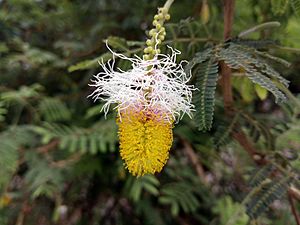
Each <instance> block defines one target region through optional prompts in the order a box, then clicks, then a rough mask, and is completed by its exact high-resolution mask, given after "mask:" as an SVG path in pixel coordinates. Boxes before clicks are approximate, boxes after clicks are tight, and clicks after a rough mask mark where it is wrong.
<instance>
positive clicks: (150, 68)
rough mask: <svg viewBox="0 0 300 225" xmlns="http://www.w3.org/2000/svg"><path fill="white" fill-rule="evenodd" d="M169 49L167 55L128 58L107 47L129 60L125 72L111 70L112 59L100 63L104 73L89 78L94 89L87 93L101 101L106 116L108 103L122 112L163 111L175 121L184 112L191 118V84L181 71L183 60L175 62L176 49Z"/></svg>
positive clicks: (114, 54) (169, 119)
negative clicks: (132, 110)
mask: <svg viewBox="0 0 300 225" xmlns="http://www.w3.org/2000/svg"><path fill="white" fill-rule="evenodd" d="M169 48H170V50H171V54H170V55H164V54H158V55H156V56H155V57H154V59H151V60H143V59H141V58H139V57H136V58H128V57H126V56H124V55H122V54H118V53H115V52H113V51H112V50H111V49H109V50H110V51H111V52H112V53H113V56H117V57H119V58H121V59H124V60H129V61H130V62H131V63H132V68H131V69H130V70H128V71H122V70H121V69H119V68H118V69H117V70H114V63H115V59H114V57H113V59H112V60H109V61H108V62H107V63H105V64H104V63H103V62H102V63H100V65H101V67H102V69H103V72H100V73H98V74H97V75H95V76H94V79H92V80H91V81H92V84H90V86H93V87H95V88H96V89H95V90H94V92H93V93H92V94H91V95H90V96H91V97H92V98H93V99H94V100H98V99H100V100H102V101H105V102H106V103H105V104H104V106H103V108H102V110H104V113H105V115H106V114H107V113H108V111H109V109H110V106H111V105H114V104H116V106H115V107H114V109H116V110H118V113H119V115H121V113H120V112H121V111H122V110H124V109H126V108H128V107H130V108H136V109H137V110H141V109H142V110H151V111H153V110H154V111H156V110H157V112H164V113H163V115H165V117H166V118H164V119H166V120H168V121H178V120H179V119H181V118H182V116H183V115H184V114H187V115H189V116H190V117H191V112H192V111H193V109H194V106H193V104H192V103H191V100H192V90H194V88H193V86H192V85H188V84H187V83H188V81H189V80H190V76H189V75H187V74H186V73H185V72H184V69H183V67H182V62H181V63H180V64H177V63H176V56H177V55H178V54H180V52H179V51H178V50H174V49H173V48H171V47H169Z"/></svg>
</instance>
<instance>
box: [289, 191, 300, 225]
mask: <svg viewBox="0 0 300 225" xmlns="http://www.w3.org/2000/svg"><path fill="white" fill-rule="evenodd" d="M288 197H289V202H290V206H291V210H292V213H293V215H294V217H295V220H296V223H297V225H300V217H299V215H298V213H297V209H296V206H295V202H294V198H293V194H292V192H288Z"/></svg>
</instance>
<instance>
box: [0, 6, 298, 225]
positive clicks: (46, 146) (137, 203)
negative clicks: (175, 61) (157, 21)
mask: <svg viewBox="0 0 300 225" xmlns="http://www.w3.org/2000/svg"><path fill="white" fill-rule="evenodd" d="M292 2H294V3H295V2H296V3H297V1H288V0H285V1H284V0H278V1H276V0H275V1H270V0H267V1H259V0H237V1H236V6H235V15H234V22H233V31H232V36H233V37H235V36H236V35H237V34H238V33H239V32H241V31H243V30H246V29H248V28H250V27H252V26H255V25H258V24H261V23H264V22H268V21H279V22H280V23H281V26H280V27H277V28H272V29H264V30H261V31H259V32H255V33H253V34H251V35H250V36H249V38H251V39H253V40H262V39H263V40H267V41H265V42H264V43H269V44H265V45H263V49H262V50H264V51H269V53H271V54H272V55H275V56H279V57H281V58H284V59H286V60H288V61H290V62H291V64H292V65H291V67H289V68H286V67H283V66H281V65H274V67H275V68H276V69H277V70H278V71H280V73H281V74H282V75H283V76H284V77H285V78H287V79H288V80H290V81H291V85H290V91H291V92H289V91H288V90H284V92H285V93H286V94H287V95H288V97H289V101H288V102H287V103H284V104H281V105H276V104H275V103H274V98H273V96H272V95H271V94H270V93H267V92H265V91H264V90H262V89H261V88H259V87H257V86H255V85H253V84H252V83H251V82H249V81H248V80H247V79H246V78H245V77H244V76H242V75H241V74H242V72H243V71H233V74H232V82H233V93H234V104H235V106H236V107H238V108H239V109H241V110H242V112H241V115H243V116H242V117H243V118H244V120H243V121H244V122H241V123H240V125H241V127H242V128H241V129H242V130H243V132H244V133H245V134H246V135H247V138H248V139H249V140H251V142H253V143H254V146H255V148H256V149H257V151H258V152H259V155H251V154H250V155H249V154H248V153H249V152H248V153H247V151H245V150H244V149H243V148H242V147H241V146H240V145H239V143H238V142H236V141H235V140H233V139H232V138H231V136H230V135H229V134H230V133H231V130H230V129H231V128H232V127H230V124H232V119H234V118H235V117H234V118H233V117H232V118H228V117H225V115H224V110H223V103H222V101H223V98H222V91H221V89H220V88H219V87H218V88H217V93H216V106H215V108H216V112H215V119H214V124H213V128H212V130H211V131H209V132H202V131H199V130H198V129H197V127H196V124H195V121H194V120H190V119H189V118H186V117H185V118H184V119H183V120H182V121H181V122H180V123H179V124H176V127H175V128H174V139H175V140H174V144H173V147H172V149H171V153H170V159H169V161H168V163H167V165H166V166H165V168H164V169H163V171H162V172H161V173H159V174H156V175H155V176H152V175H151V176H150V175H147V176H144V177H141V178H138V179H136V178H134V177H132V176H131V175H130V174H129V173H128V172H127V171H126V170H125V169H124V167H123V162H122V160H121V158H120V156H119V154H118V138H117V127H116V125H115V115H114V113H113V112H112V113H111V114H110V115H109V116H108V118H107V119H105V118H104V115H103V113H100V109H101V103H100V102H97V103H94V102H93V101H92V100H91V99H88V98H87V96H88V95H89V94H90V93H91V92H92V89H91V88H90V87H89V86H88V83H89V80H90V79H91V78H92V75H93V74H96V73H97V72H99V71H100V67H99V65H98V63H97V62H98V60H100V59H101V58H103V59H104V60H107V59H109V58H110V57H111V55H110V53H108V52H107V49H106V47H105V44H104V40H106V39H108V43H109V44H110V46H111V47H112V48H113V49H114V50H115V51H118V52H122V53H123V54H127V55H132V54H138V55H141V54H142V50H143V47H144V41H145V39H146V31H147V30H148V29H150V28H151V23H152V18H153V15H154V14H155V13H156V11H157V7H159V6H162V5H163V4H164V1H160V0H113V1H112V0H86V1H83V0H73V1H71V0H49V1H46V0H0V224H1V225H2V224H3V225H11V224H16V225H50V224H57V225H60V224H61V225H71V224H74V225H75V224H76V225H77V224H78V225H87V224H89V225H98V224H99V225H100V224H101V225H105V224H129V225H133V224H136V225H139V224H143V225H147V224H155V225H160V224H182V225H187V224H203V225H208V224H215V225H225V224H228V225H229V224H232V225H246V224H260V225H271V224H272V225H282V224H285V225H295V224H296V217H297V215H296V214H297V212H295V211H297V210H299V207H300V204H298V205H297V203H296V200H297V190H298V189H297V187H296V186H295V185H294V186H291V185H290V186H285V187H284V188H282V187H281V189H276V187H275V184H278V182H280V180H281V179H283V178H284V177H285V176H287V175H286V173H283V172H286V171H288V172H290V171H292V170H293V171H299V169H300V164H299V161H298V160H297V152H298V151H299V147H300V120H299V118H298V114H299V112H300V111H299V105H300V101H299V100H298V99H297V94H298V92H299V91H300V80H299V71H300V67H299V65H300V63H299V54H300V18H299V16H297V9H298V11H299V8H300V3H299V8H297V7H295V5H294V10H293V7H292V6H293V5H292V4H291V3H292ZM296 6H297V5H296ZM208 12H209V13H208ZM170 14H171V20H170V22H169V23H168V24H167V39H166V41H165V43H164V44H168V45H170V46H173V47H176V48H178V49H179V50H181V51H182V55H181V56H180V58H181V59H185V60H188V61H189V60H191V59H192V57H193V56H194V55H195V53H196V52H198V51H201V50H203V49H204V48H206V47H209V46H212V45H213V44H215V43H219V42H222V41H223V25H224V24H223V22H224V19H223V16H224V14H223V3H222V1H219V0H210V1H201V0H180V1H175V3H174V4H173V5H172V7H171V10H170ZM247 38H248V37H247ZM268 41H269V42H268ZM255 44H257V46H255V47H257V48H260V46H262V45H260V44H261V43H259V42H257V43H255V42H253V45H255ZM118 66H119V67H121V68H123V69H128V68H130V65H128V63H126V62H124V61H122V60H119V61H118ZM292 93H293V94H292ZM226 134H227V135H226ZM216 143H218V145H216ZM261 155H264V157H266V158H268V159H272V160H273V159H274V161H275V162H276V165H278V164H280V166H281V167H282V168H283V171H281V172H282V173H283V174H284V175H283V174H280V172H278V171H276V170H273V169H270V168H269V167H266V166H262V165H257V164H255V160H253V158H254V159H255V157H261ZM260 168H263V169H264V171H261V170H260ZM291 168H292V169H291ZM255 171H258V173H261V174H258V175H257V172H255ZM266 171H272V174H271V173H266ZM255 174H256V175H257V177H259V176H262V177H259V178H260V179H261V180H260V181H262V180H263V178H266V177H267V176H269V175H270V176H271V178H268V179H269V180H264V182H269V181H270V180H272V179H275V181H274V183H272V182H269V183H271V184H274V185H273V186H272V185H271V186H270V185H269V186H268V187H266V186H264V188H261V190H260V189H259V188H258V189H257V193H261V196H254V194H253V193H255V191H254V192H253V188H255V187H253V185H252V184H251V179H252V181H253V176H255ZM264 174H268V175H266V176H265V177H264ZM257 177H256V178H257ZM252 183H253V182H252ZM269 183H268V184H269ZM254 186H255V185H254ZM258 187H261V186H258ZM272 188H273V189H272ZM291 188H292V190H291ZM251 191H252V192H251ZM275 191H277V192H278V193H277V192H276V193H275ZM291 191H294V192H293V193H294V194H291ZM248 193H252V194H253V196H252V197H251V196H250V198H251V199H254V200H255V199H256V200H257V202H254V203H253V202H252V203H253V204H254V205H255V204H256V203H257V205H256V206H257V207H261V208H259V209H261V210H259V211H261V212H262V214H260V215H259V217H257V216H256V215H253V214H251V210H250V209H249V205H248V206H246V205H245V204H244V203H245V201H243V200H245V198H247V197H246V196H247V194H248ZM266 193H267V194H266ZM262 196H263V197H262ZM288 196H289V197H290V199H289V198H288ZM295 196H296V197H295ZM279 197H281V200H280V201H279V200H276V199H278V198H279ZM248 198H249V195H248ZM262 198H264V199H263V200H261V199H262ZM291 199H292V200H291ZM254 200H253V201H254ZM266 200H268V201H266ZM273 200H275V201H273ZM298 200H299V193H298ZM292 203H293V204H292ZM292 205H293V206H294V208H293V209H294V212H292V211H291V208H292V207H291V206H292ZM243 207H248V215H249V216H250V217H251V218H252V220H251V222H250V221H248V216H247V215H246V214H245V213H244V212H243V210H241V209H243ZM297 207H298V208H297ZM249 210H250V212H249ZM228 220H232V221H234V222H232V223H231V222H230V221H229V223H227V222H228Z"/></svg>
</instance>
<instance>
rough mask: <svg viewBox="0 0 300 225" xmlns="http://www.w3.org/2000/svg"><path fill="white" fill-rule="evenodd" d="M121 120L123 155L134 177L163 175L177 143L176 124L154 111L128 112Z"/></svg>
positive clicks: (120, 134) (121, 151)
mask: <svg viewBox="0 0 300 225" xmlns="http://www.w3.org/2000/svg"><path fill="white" fill-rule="evenodd" d="M121 116H122V119H118V120H117V123H118V125H119V139H120V155H121V157H122V159H123V160H124V161H125V165H126V168H127V169H128V170H129V172H130V173H131V174H132V175H134V176H143V175H145V174H154V173H155V172H160V171H161V170H162V168H163V166H164V165H165V164H166V162H167V160H168V158H169V150H170V148H171V146H172V142H173V133H172V127H173V125H172V123H170V121H165V120H164V119H163V118H162V116H161V115H159V114H155V113H153V112H147V111H140V112H136V111H134V110H126V113H122V115H121Z"/></svg>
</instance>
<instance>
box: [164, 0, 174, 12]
mask: <svg viewBox="0 0 300 225" xmlns="http://www.w3.org/2000/svg"><path fill="white" fill-rule="evenodd" d="M173 2H174V0H167V1H166V3H165V5H164V8H165V9H167V10H168V11H169V9H170V7H171V5H172V4H173Z"/></svg>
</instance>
